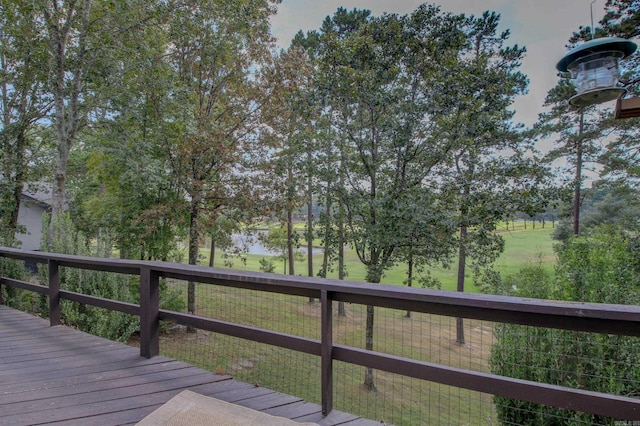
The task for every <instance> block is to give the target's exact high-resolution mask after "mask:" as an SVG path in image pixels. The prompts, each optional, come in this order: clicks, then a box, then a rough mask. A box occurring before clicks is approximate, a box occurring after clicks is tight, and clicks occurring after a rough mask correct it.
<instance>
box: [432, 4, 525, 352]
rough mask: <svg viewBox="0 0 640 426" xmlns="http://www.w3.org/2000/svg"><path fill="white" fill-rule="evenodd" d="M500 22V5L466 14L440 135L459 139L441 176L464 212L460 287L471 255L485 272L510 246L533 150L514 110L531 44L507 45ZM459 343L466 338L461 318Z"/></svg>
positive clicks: (459, 213)
mask: <svg viewBox="0 0 640 426" xmlns="http://www.w3.org/2000/svg"><path fill="white" fill-rule="evenodd" d="M499 21H500V15H499V14H496V13H494V12H485V13H483V15H482V16H479V17H475V16H470V17H469V18H467V19H466V20H465V25H464V29H465V37H466V48H465V49H464V50H462V51H461V52H460V60H459V62H458V63H457V65H456V66H455V68H454V73H455V75H456V76H457V78H456V79H455V81H454V82H451V83H449V86H448V90H449V91H454V92H455V93H456V94H457V95H455V96H451V98H450V100H449V101H448V102H447V101H446V100H444V99H443V102H445V103H444V104H443V105H444V106H445V108H446V110H445V111H443V113H442V114H441V115H440V117H439V126H440V134H441V136H442V137H443V138H444V139H445V140H448V141H450V143H451V144H452V145H453V148H452V149H451V151H450V154H451V155H450V156H449V157H448V158H447V161H446V162H445V163H444V164H445V167H443V168H442V169H441V171H442V173H441V174H440V176H439V179H440V181H441V182H442V184H443V186H444V193H445V194H446V195H447V197H449V198H448V199H447V201H445V202H443V204H444V205H450V206H455V209H456V212H457V213H456V216H457V223H458V229H459V237H458V279H457V282H458V285H457V290H458V291H464V289H465V274H466V269H467V266H468V263H469V261H472V266H473V268H474V271H475V272H476V275H478V273H479V272H480V271H481V270H484V269H486V268H488V267H489V266H490V265H491V264H492V263H493V262H494V261H495V260H496V259H497V257H498V255H499V253H500V252H501V251H502V249H503V241H502V239H501V238H500V236H499V235H497V234H495V233H494V231H495V227H496V225H497V223H498V222H499V221H501V220H504V219H506V218H507V217H508V215H509V214H510V213H512V212H513V211H514V207H513V206H512V204H511V203H513V197H511V196H510V195H509V194H511V193H512V192H513V187H514V185H515V184H516V182H518V181H519V180H520V179H523V174H524V173H526V171H527V170H526V167H525V166H526V165H527V161H526V155H525V152H526V151H531V149H532V146H531V144H530V143H529V144H527V143H526V140H525V139H524V138H523V137H522V136H521V135H520V134H519V132H517V131H516V130H515V129H514V128H512V125H511V119H512V117H513V112H512V111H510V110H509V109H508V108H509V106H510V105H511V103H512V102H513V100H514V98H515V96H517V95H519V94H521V93H523V92H524V90H525V88H526V86H527V78H526V77H525V76H524V75H523V74H522V73H521V72H520V71H518V67H519V66H520V61H521V59H522V57H523V55H524V52H525V49H523V48H520V47H518V46H517V45H516V46H513V47H508V46H505V44H506V42H507V40H508V38H509V31H504V32H502V33H499V32H498V24H499ZM529 163H530V162H529ZM456 342H457V343H458V344H464V343H465V338H464V328H463V321H462V319H461V318H458V320H457V335H456Z"/></svg>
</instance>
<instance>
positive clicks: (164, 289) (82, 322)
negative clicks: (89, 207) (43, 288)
mask: <svg viewBox="0 0 640 426" xmlns="http://www.w3.org/2000/svg"><path fill="white" fill-rule="evenodd" d="M44 226H45V227H46V221H45V225H44ZM54 229H55V230H56V233H55V234H54V239H53V240H52V241H49V245H50V247H53V249H54V250H55V252H57V253H64V254H73V255H81V256H97V255H98V254H97V253H96V251H95V250H96V247H94V246H92V245H91V244H90V243H89V240H88V239H87V238H86V237H85V236H84V235H83V234H82V233H81V232H79V231H77V230H76V229H75V227H74V225H73V222H72V220H71V217H70V215H69V214H65V215H62V216H59V217H58V219H57V220H56V223H55V224H54ZM44 235H45V238H46V234H44ZM40 277H41V278H40V279H41V281H42V283H43V284H44V285H47V282H48V281H47V276H46V270H45V268H41V271H40ZM139 284H140V281H139V278H138V277H136V276H128V275H116V274H114V273H108V272H102V271H91V270H83V269H77V268H64V267H63V268H61V269H60V288H61V289H64V290H67V291H73V292H77V293H82V294H88V295H91V296H96V297H101V298H104V299H111V300H118V301H122V302H128V303H134V304H139V303H140V291H139ZM160 300H161V302H160V303H161V306H162V307H163V308H166V309H171V310H177V311H179V310H182V308H183V307H184V302H183V301H182V298H181V294H180V292H179V290H178V289H173V288H168V286H167V285H166V283H164V282H162V283H161V286H160ZM40 312H41V313H43V314H45V315H46V314H48V312H47V305H46V304H43V306H42V307H41V310H40ZM61 317H62V321H63V322H64V323H65V324H67V325H70V326H73V327H77V328H78V329H80V330H83V331H86V332H88V333H91V334H95V335H98V336H101V337H106V338H108V339H112V340H119V341H126V340H127V339H129V337H131V335H133V334H134V333H136V332H137V331H138V327H139V319H138V318H137V317H136V316H133V315H128V314H124V313H121V312H116V311H110V310H104V309H101V308H97V307H94V306H90V305H84V304H79V303H75V302H70V301H62V303H61Z"/></svg>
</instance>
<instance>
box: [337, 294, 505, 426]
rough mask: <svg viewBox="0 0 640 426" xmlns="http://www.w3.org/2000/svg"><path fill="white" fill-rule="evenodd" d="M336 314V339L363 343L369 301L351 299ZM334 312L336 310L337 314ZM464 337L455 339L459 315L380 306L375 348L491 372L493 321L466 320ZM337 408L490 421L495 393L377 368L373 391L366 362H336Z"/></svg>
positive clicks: (383, 415)
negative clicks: (462, 341)
mask: <svg viewBox="0 0 640 426" xmlns="http://www.w3.org/2000/svg"><path fill="white" fill-rule="evenodd" d="M345 310H346V315H344V316H334V325H333V327H334V343H336V344H345V345H349V346H354V347H358V348H365V327H366V317H367V309H366V306H363V305H356V304H349V305H347V306H346V309H345ZM334 315H335V314H334ZM464 328H465V334H466V336H467V339H466V343H465V344H464V345H460V344H458V343H456V335H457V334H456V331H457V330H456V319H455V318H450V317H445V316H439V315H430V314H422V313H415V312H406V311H401V310H396V309H387V308H379V307H376V308H375V309H374V333H373V350H374V351H376V352H382V353H385V354H389V355H394V356H400V357H405V358H410V359H415V360H419V361H424V362H430V363H437V364H442V365H447V366H451V367H457V368H464V369H470V370H475V371H483V372H487V371H488V369H489V365H488V357H489V354H490V351H491V344H492V342H493V331H492V324H491V323H489V322H483V321H475V320H473V321H466V322H464ZM334 370H335V374H334V381H335V390H334V400H335V406H336V409H338V410H341V411H347V412H351V413H354V414H357V415H360V416H363V417H365V418H370V419H374V420H379V421H383V422H387V423H392V424H397V425H414V424H490V423H491V422H492V421H495V412H494V411H493V403H492V397H491V395H486V394H481V393H478V392H472V391H467V390H464V389H458V388H454V387H450V386H444V385H440V384H438V383H434V382H428V381H425V380H420V379H415V378H410V377H406V376H401V375H398V374H392V373H387V372H384V371H377V370H374V371H373V378H374V384H375V391H371V390H368V388H367V387H366V386H364V376H365V368H364V367H361V366H356V365H352V364H347V363H342V362H338V363H336V366H335V367H334Z"/></svg>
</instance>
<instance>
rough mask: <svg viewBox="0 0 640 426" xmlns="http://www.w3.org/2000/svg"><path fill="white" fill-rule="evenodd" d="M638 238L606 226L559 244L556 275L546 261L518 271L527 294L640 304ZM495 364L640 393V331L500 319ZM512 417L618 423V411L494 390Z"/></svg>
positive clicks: (519, 374) (510, 371)
mask: <svg viewBox="0 0 640 426" xmlns="http://www.w3.org/2000/svg"><path fill="white" fill-rule="evenodd" d="M638 253H639V252H638V250H637V245H636V244H635V241H634V239H632V238H630V237H628V236H626V235H624V234H623V233H622V232H620V231H617V230H614V229H610V228H606V229H600V230H599V231H598V232H596V233H594V234H593V235H591V236H589V237H583V238H573V239H570V240H568V241H567V243H566V245H563V246H562V247H561V248H559V249H558V263H557V266H556V270H555V275H554V276H552V275H551V274H548V273H545V271H544V270H543V268H542V267H541V266H539V265H533V266H529V267H527V268H524V269H523V270H522V271H521V272H520V273H519V274H518V275H517V276H516V277H514V278H513V283H514V284H515V286H516V288H517V290H515V294H516V295H518V296H522V297H531V298H540V299H556V300H567V301H583V302H595V303H614V304H638V303H639V302H640V297H639V290H640V274H639V273H638V272H640V271H639V269H638V261H637V259H638ZM495 334H496V338H497V343H496V344H495V345H494V346H493V348H492V353H491V358H490V365H491V370H492V372H493V373H495V374H500V375H504V376H509V377H514V378H519V379H526V380H533V381H537V382H543V383H549V384H554V385H562V386H567V387H572V388H578V389H586V390H591V391H597V392H604V393H609V394H617V395H639V394H640V369H639V368H638V363H637V354H638V353H640V339H638V338H634V337H626V336H616V335H606V334H598V333H583V332H574V331H564V330H552V329H548V328H539V327H527V326H519V325H512V324H498V325H496V327H495ZM494 402H495V404H496V410H497V413H498V418H499V419H500V421H501V422H502V423H504V424H523V425H543V424H544V425H554V424H558V425H560V424H576V423H581V424H613V423H614V419H610V418H604V417H601V416H594V415H590V414H586V413H578V412H574V411H569V410H563V409H558V408H553V407H547V406H542V405H539V404H532V403H528V402H524V401H519V400H514V399H509V398H504V397H500V396H496V397H494Z"/></svg>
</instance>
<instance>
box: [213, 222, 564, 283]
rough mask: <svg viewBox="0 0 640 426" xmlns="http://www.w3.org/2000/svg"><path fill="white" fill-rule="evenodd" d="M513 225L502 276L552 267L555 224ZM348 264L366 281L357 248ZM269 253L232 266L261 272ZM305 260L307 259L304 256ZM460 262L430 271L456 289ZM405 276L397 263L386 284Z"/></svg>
mask: <svg viewBox="0 0 640 426" xmlns="http://www.w3.org/2000/svg"><path fill="white" fill-rule="evenodd" d="M512 227H513V225H512V224H509V230H506V225H505V226H502V227H500V228H499V231H498V232H500V234H501V235H502V236H503V237H504V239H505V250H504V253H502V255H501V256H500V259H498V261H497V262H496V269H497V270H498V271H499V272H500V273H501V274H503V276H507V275H513V274H515V273H517V272H518V271H519V269H520V268H521V267H522V266H523V265H525V264H527V263H532V262H542V264H543V265H545V266H547V267H548V268H549V269H551V268H552V267H553V264H554V263H555V254H554V252H553V243H554V242H553V240H552V239H551V236H550V234H551V232H552V231H553V229H552V227H551V226H550V224H549V225H547V226H546V227H545V228H541V227H540V225H539V224H538V226H537V227H536V229H533V228H532V227H531V224H530V223H529V224H528V227H527V229H524V225H523V223H522V222H517V223H516V224H515V230H513V229H512ZM201 253H202V254H203V255H204V258H203V260H202V261H201V264H203V265H207V264H208V263H209V258H208V253H209V251H208V248H207V247H202V248H201ZM345 255H346V265H347V273H348V276H347V279H348V280H351V281H364V280H365V276H366V271H365V267H364V265H362V263H360V261H359V260H358V257H357V255H356V253H355V251H354V250H347V251H346V252H345ZM264 257H267V258H268V256H263V255H252V254H249V255H246V256H245V258H246V262H245V261H243V260H241V259H240V258H233V259H229V260H230V261H231V262H232V263H233V265H232V268H234V269H239V270H244V271H259V270H260V264H259V262H260V259H262V258H264ZM305 259H306V258H305ZM270 260H271V261H272V262H273V263H274V264H275V272H276V273H283V272H284V264H283V262H282V260H280V259H278V258H275V257H274V258H271V259H270ZM313 262H314V270H315V271H318V269H319V268H320V264H321V262H322V255H321V254H317V255H315V256H314V259H313ZM216 266H218V267H225V266H224V265H223V260H222V253H220V254H219V255H217V259H216ZM457 268H458V265H457V262H454V263H453V264H452V265H451V268H448V269H444V268H441V267H436V268H434V269H432V270H431V274H432V275H433V276H434V277H436V278H438V279H440V281H441V282H442V288H443V290H455V289H456V285H457V284H456V276H457ZM295 271H296V273H297V274H299V275H306V271H307V263H306V260H303V261H298V262H296V263H295ZM329 278H337V272H333V273H330V275H329ZM466 278H467V279H466V283H465V287H466V291H468V292H473V293H477V292H478V288H477V287H476V286H475V285H474V283H473V277H472V275H471V273H470V271H469V270H468V271H467V274H466ZM405 279H406V265H404V264H398V265H396V266H394V267H393V268H391V269H389V270H387V271H386V272H385V274H384V277H383V279H382V283H383V284H392V285H402V284H403V282H404V280H405Z"/></svg>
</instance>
